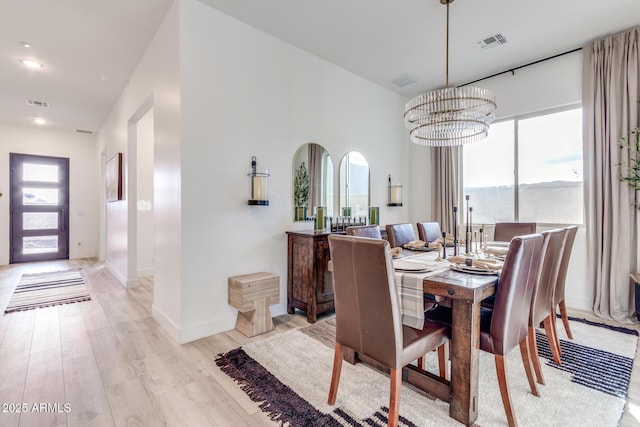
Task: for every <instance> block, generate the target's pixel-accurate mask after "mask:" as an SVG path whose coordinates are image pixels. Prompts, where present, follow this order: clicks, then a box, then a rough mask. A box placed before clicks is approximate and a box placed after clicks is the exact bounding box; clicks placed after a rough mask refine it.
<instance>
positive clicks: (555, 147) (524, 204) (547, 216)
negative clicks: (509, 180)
mask: <svg viewBox="0 0 640 427" xmlns="http://www.w3.org/2000/svg"><path fill="white" fill-rule="evenodd" d="M518 146H519V148H518V149H519V156H518V157H519V168H518V171H519V178H520V179H519V181H520V183H519V190H520V191H519V194H520V205H519V219H520V221H535V222H542V223H560V224H582V222H583V221H582V213H583V190H582V109H580V108H578V109H574V110H568V111H562V112H558V113H552V114H547V115H544V116H537V117H532V118H529V119H523V120H520V122H519V123H518Z"/></svg>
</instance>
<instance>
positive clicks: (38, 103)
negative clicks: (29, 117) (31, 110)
mask: <svg viewBox="0 0 640 427" xmlns="http://www.w3.org/2000/svg"><path fill="white" fill-rule="evenodd" d="M27 105H31V106H32V107H42V108H49V103H48V102H47V101H35V100H33V99H27Z"/></svg>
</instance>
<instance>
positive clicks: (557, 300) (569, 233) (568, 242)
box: [551, 225, 578, 347]
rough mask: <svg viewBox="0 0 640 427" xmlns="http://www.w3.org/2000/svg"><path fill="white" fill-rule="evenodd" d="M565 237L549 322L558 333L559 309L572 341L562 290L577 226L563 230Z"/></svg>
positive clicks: (557, 340) (565, 328) (558, 342)
mask: <svg viewBox="0 0 640 427" xmlns="http://www.w3.org/2000/svg"><path fill="white" fill-rule="evenodd" d="M565 230H566V235H565V240H564V249H563V250H562V259H561V261H560V267H559V268H558V278H557V279H556V288H555V290H554V292H553V314H554V315H553V316H552V317H551V320H552V321H553V329H554V331H556V332H557V331H558V329H557V327H556V317H555V311H556V308H559V309H560V317H561V318H562V324H563V325H564V330H565V332H566V333H567V336H568V337H569V338H570V339H573V334H572V333H571V327H570V326H569V316H568V315H567V304H566V302H565V299H564V288H565V285H566V279H567V270H568V269H569V259H570V258H571V250H572V249H573V242H574V241H575V240H576V234H577V232H578V226H577V225H570V226H569V227H566V228H565ZM556 343H557V345H558V347H560V341H559V339H558V335H557V334H556Z"/></svg>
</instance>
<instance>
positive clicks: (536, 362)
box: [527, 326, 544, 385]
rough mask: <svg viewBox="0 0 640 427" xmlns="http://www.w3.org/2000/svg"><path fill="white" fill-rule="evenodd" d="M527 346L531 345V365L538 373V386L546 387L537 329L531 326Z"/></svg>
mask: <svg viewBox="0 0 640 427" xmlns="http://www.w3.org/2000/svg"><path fill="white" fill-rule="evenodd" d="M527 344H528V345H529V354H530V355H531V363H532V364H533V370H534V371H535V373H536V378H537V379H538V384H542V385H544V376H543V375H542V366H541V365H540V356H539V355H538V344H537V343H536V328H534V327H533V326H529V334H528V335H527Z"/></svg>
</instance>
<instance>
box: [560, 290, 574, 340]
mask: <svg viewBox="0 0 640 427" xmlns="http://www.w3.org/2000/svg"><path fill="white" fill-rule="evenodd" d="M560 315H561V316H562V323H563V324H564V330H565V331H567V336H568V337H569V339H570V340H572V339H573V334H572V333H571V328H570V327H569V317H568V316H567V304H566V303H565V302H564V300H562V301H560Z"/></svg>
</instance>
